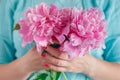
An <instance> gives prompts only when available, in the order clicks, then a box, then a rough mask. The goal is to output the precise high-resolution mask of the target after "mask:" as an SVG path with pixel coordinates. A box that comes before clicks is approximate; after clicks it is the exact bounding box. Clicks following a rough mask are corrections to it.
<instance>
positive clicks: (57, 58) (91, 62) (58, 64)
mask: <svg viewBox="0 0 120 80" xmlns="http://www.w3.org/2000/svg"><path fill="white" fill-rule="evenodd" d="M46 50H47V52H48V53H49V54H47V55H46V57H45V59H46V61H48V62H47V63H48V64H49V68H50V69H53V70H55V71H60V72H74V73H83V74H86V75H87V76H89V77H91V78H92V79H94V80H120V74H118V73H120V64H118V63H110V62H106V61H103V60H100V59H97V58H94V57H92V56H91V55H90V54H86V55H85V56H83V57H78V58H75V59H73V60H70V59H69V58H68V55H67V54H66V53H63V52H61V51H59V50H58V49H55V48H52V47H50V46H48V47H47V49H46Z"/></svg>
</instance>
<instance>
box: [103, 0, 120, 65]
mask: <svg viewBox="0 0 120 80" xmlns="http://www.w3.org/2000/svg"><path fill="white" fill-rule="evenodd" d="M119 8H120V2H119V0H106V3H105V4H104V6H103V11H104V13H105V17H106V19H107V22H108V29H107V32H108V33H107V34H108V35H107V39H106V42H105V44H106V49H105V50H104V55H103V57H104V59H105V60H107V61H109V62H116V63H120V9H119Z"/></svg>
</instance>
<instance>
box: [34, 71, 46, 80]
mask: <svg viewBox="0 0 120 80" xmlns="http://www.w3.org/2000/svg"><path fill="white" fill-rule="evenodd" d="M47 76H48V74H46V73H42V74H38V75H37V77H36V78H35V79H34V80H46V78H47Z"/></svg>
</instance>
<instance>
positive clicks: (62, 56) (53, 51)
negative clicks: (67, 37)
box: [46, 46, 69, 60]
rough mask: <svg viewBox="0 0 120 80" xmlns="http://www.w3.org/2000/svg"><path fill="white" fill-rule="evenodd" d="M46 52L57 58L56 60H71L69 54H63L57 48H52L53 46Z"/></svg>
mask: <svg viewBox="0 0 120 80" xmlns="http://www.w3.org/2000/svg"><path fill="white" fill-rule="evenodd" d="M46 51H47V52H48V53H49V54H50V55H52V56H54V57H56V58H60V59H63V60H69V57H68V54H67V53H64V52H61V51H59V50H58V49H56V48H52V47H51V46H48V47H47V49H46Z"/></svg>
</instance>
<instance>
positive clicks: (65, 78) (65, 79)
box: [62, 72, 67, 80]
mask: <svg viewBox="0 0 120 80" xmlns="http://www.w3.org/2000/svg"><path fill="white" fill-rule="evenodd" d="M62 75H63V77H64V80H67V77H66V75H65V73H64V72H62Z"/></svg>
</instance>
